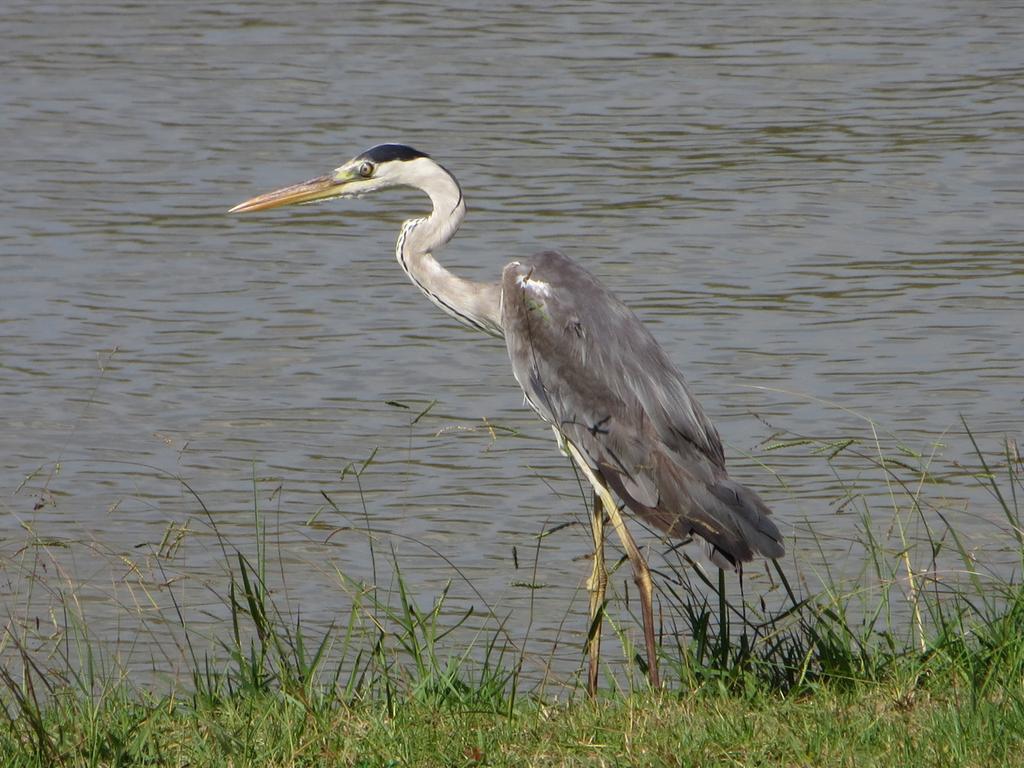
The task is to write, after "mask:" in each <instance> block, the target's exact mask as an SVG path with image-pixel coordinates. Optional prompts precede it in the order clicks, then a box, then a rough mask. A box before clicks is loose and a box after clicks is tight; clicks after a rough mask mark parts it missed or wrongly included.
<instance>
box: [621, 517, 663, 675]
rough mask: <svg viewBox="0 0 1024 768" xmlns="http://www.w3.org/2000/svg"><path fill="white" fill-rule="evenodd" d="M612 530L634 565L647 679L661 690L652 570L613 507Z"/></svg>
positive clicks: (634, 579)
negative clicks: (642, 620) (645, 653)
mask: <svg viewBox="0 0 1024 768" xmlns="http://www.w3.org/2000/svg"><path fill="white" fill-rule="evenodd" d="M608 517H609V518H610V519H611V522H612V528H614V529H615V533H617V534H618V536H619V541H621V542H622V546H623V547H624V548H625V549H626V554H627V555H628V556H629V562H630V563H631V564H632V565H633V581H635V582H636V586H637V589H638V590H639V592H640V613H641V614H642V615H643V619H644V644H645V645H646V646H647V677H648V679H649V680H650V681H651V687H652V688H660V687H661V680H660V678H659V676H658V652H657V650H656V648H655V645H654V600H653V597H654V584H653V582H652V581H651V569H650V568H649V567H648V566H647V560H646V559H645V558H644V556H643V553H642V552H640V548H639V547H638V546H637V545H636V541H635V540H634V539H633V535H632V534H631V533H630V532H629V529H628V528H627V527H626V522H625V521H624V520H623V519H622V515H620V514H619V508H618V507H611V508H610V509H609V511H608Z"/></svg>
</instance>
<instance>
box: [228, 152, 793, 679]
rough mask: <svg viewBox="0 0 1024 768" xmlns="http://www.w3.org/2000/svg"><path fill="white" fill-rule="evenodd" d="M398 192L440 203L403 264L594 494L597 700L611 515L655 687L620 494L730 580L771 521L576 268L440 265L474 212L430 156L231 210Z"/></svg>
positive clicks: (370, 157)
mask: <svg viewBox="0 0 1024 768" xmlns="http://www.w3.org/2000/svg"><path fill="white" fill-rule="evenodd" d="M391 187H412V188H415V189H419V190H421V191H423V192H425V193H426V194H427V195H428V196H429V197H430V200H431V202H432V204H433V209H432V211H431V212H430V214H429V215H428V216H423V217H420V218H414V219H409V220H407V221H406V222H405V223H403V224H402V228H401V231H400V233H399V235H398V243H397V245H396V247H395V255H396V257H397V258H398V263H399V265H400V266H401V267H402V269H403V270H404V271H405V273H406V275H408V276H409V279H410V280H412V282H413V283H414V284H415V285H416V287H418V288H419V289H420V290H421V291H422V292H423V293H424V294H426V296H427V298H429V299H430V300H431V301H432V302H434V303H435V304H436V305H437V306H439V307H440V308H441V309H442V310H444V311H445V312H447V313H448V314H449V315H451V316H452V317H454V318H455V319H456V320H458V321H459V322H461V323H463V324H465V325H467V326H469V327H471V328H474V329H476V330H478V331H482V332H483V333H487V334H490V335H491V336H497V337H504V339H505V343H506V346H507V347H508V354H509V359H510V360H511V362H512V373H513V374H514V376H515V378H516V381H518V382H519V385H520V386H521V387H522V389H523V392H524V394H525V395H526V401H527V402H528V403H529V404H530V406H532V408H533V409H534V410H535V411H536V412H537V414H538V415H539V416H540V417H541V418H542V419H543V420H544V421H545V422H547V423H548V424H549V425H550V426H551V428H552V429H553V430H554V432H555V436H556V439H557V441H558V445H559V447H560V449H561V450H562V451H563V453H566V454H568V455H569V456H571V457H572V459H573V461H574V462H575V463H576V465H577V466H578V467H579V469H580V471H581V472H582V473H583V474H584V476H586V478H587V480H588V481H589V482H590V484H591V485H592V486H593V489H594V502H593V505H592V514H591V525H592V533H593V539H594V558H593V562H592V568H591V574H590V578H589V580H588V582H587V587H588V590H589V591H590V620H591V623H590V627H591V630H592V631H591V634H590V638H589V640H588V652H589V669H588V681H587V683H588V685H587V687H588V690H589V691H590V692H591V693H593V692H594V691H595V690H596V687H597V682H598V657H599V650H600V619H601V614H602V611H603V606H604V593H605V588H606V584H607V574H606V571H605V567H604V556H603V542H604V519H605V515H606V514H607V516H608V520H609V521H610V522H611V525H612V528H613V529H614V530H615V533H616V534H617V535H618V537H619V539H620V540H621V542H622V545H623V547H624V548H625V550H626V554H627V556H628V557H629V560H630V563H631V565H632V568H633V575H634V579H635V581H636V584H637V587H638V589H639V592H640V598H641V612H642V614H643V627H644V642H645V645H646V652H647V669H648V675H649V679H650V681H651V684H652V685H653V686H655V687H657V686H658V685H659V679H658V660H657V653H656V648H655V632H654V616H653V609H652V583H651V575H650V570H649V568H648V566H647V562H646V560H645V558H644V556H643V554H642V553H641V552H640V549H639V547H637V545H636V542H635V540H634V539H633V537H632V535H631V534H630V532H629V529H628V528H627V527H626V525H625V522H624V520H623V519H622V515H621V514H620V508H619V504H618V503H617V502H616V501H615V499H614V498H613V496H612V493H613V492H614V493H615V494H616V495H617V496H618V497H619V498H620V499H621V500H622V502H623V503H624V505H625V506H626V507H628V508H629V509H630V510H632V511H633V513H634V514H636V515H637V516H638V517H640V518H641V519H642V520H644V521H647V522H649V523H651V524H653V525H654V526H655V527H657V528H658V529H660V530H661V531H663V532H664V533H665V534H667V535H668V536H671V537H676V538H684V537H690V536H698V537H700V538H702V539H703V540H704V541H705V542H706V543H707V544H708V546H709V553H710V555H711V559H712V561H713V562H714V563H715V564H716V565H718V566H719V567H722V568H730V567H731V568H735V567H738V566H739V564H740V563H742V562H745V561H749V560H751V559H753V558H754V557H755V556H757V555H761V556H764V557H768V558H778V557H781V556H782V555H783V554H784V549H783V545H782V536H781V535H780V534H779V530H778V528H777V527H776V526H775V524H774V523H773V522H772V521H771V519H770V517H769V516H770V515H771V511H770V510H769V509H768V507H767V505H766V504H765V503H764V502H763V501H762V500H761V498H760V497H759V496H758V495H757V493H755V492H754V491H752V490H750V489H749V488H746V487H744V486H743V485H740V484H739V483H737V482H736V481H734V480H732V479H730V477H729V476H728V474H727V473H726V468H725V454H724V451H723V449H722V443H721V440H720V439H719V436H718V432H717V431H716V430H715V428H714V426H713V425H712V424H711V421H710V420H709V419H708V417H707V416H706V415H705V414H704V411H703V410H702V409H701V407H700V405H699V404H698V402H697V400H696V399H695V398H694V397H693V395H692V394H691V393H690V391H689V389H688V387H687V385H686V382H685V380H684V379H683V375H682V374H681V373H680V372H679V370H678V369H677V368H676V367H675V365H673V363H672V361H671V360H670V359H669V357H668V355H667V354H666V353H665V351H664V350H663V349H662V348H661V346H660V345H659V344H658V342H657V341H655V339H654V337H653V336H652V335H651V333H650V332H649V331H648V330H647V328H646V327H645V326H644V325H643V324H642V323H641V322H640V320H639V319H638V318H637V317H636V315H634V314H633V313H632V312H631V311H630V310H629V308H627V307H626V305H625V304H623V303H622V302H621V301H619V300H618V299H617V298H616V297H615V296H614V295H613V294H612V293H611V292H610V291H609V290H608V289H607V288H605V287H604V286H603V285H602V284H601V282H600V281H599V280H598V279H597V278H596V277H594V276H593V275H592V274H591V273H590V272H588V271H587V270H586V269H584V268H583V267H582V266H580V265H579V264H577V263H576V262H575V261H573V260H572V259H570V258H568V257H567V256H564V255H563V254H561V253H559V252H557V251H545V252H542V253H538V254H535V255H533V256H529V257H525V258H520V259H517V260H515V261H512V262H510V263H509V264H507V265H506V266H505V267H504V269H503V271H502V274H501V280H500V281H499V282H494V283H478V282H475V281H471V280H466V279H464V278H461V277H458V276H457V275H455V274H453V273H452V272H450V271H449V270H447V269H446V268H445V267H443V266H442V265H441V264H440V263H439V262H438V261H437V259H436V258H435V257H434V254H435V253H436V252H437V251H438V250H439V249H440V248H442V247H443V246H444V245H445V244H446V243H448V241H449V240H451V239H452V237H453V236H454V235H455V232H456V230H457V229H458V228H459V224H460V223H461V222H462V219H463V217H464V216H465V213H466V204H465V200H464V198H463V195H462V188H461V187H460V186H459V183H458V182H457V181H456V180H455V177H454V176H452V174H451V173H449V172H448V171H447V170H446V169H445V168H443V167H442V166H441V165H440V164H438V163H437V162H435V161H434V160H432V159H431V158H430V157H429V156H427V155H425V154H424V153H422V152H419V151H417V150H415V149H413V148H411V147H408V146H405V145H403V144H380V145H378V146H375V147H372V148H371V149H368V150H366V151H365V152H363V153H362V154H359V155H357V156H356V157H355V158H353V159H352V160H349V161H348V162H346V163H344V164H343V165H341V166H340V167H338V168H336V169H334V170H333V171H331V172H330V173H328V174H326V175H324V176H318V177H317V178H314V179H310V180H309V181H305V182H302V183H300V184H295V185H293V186H289V187H284V188H282V189H278V190H276V191H274V192H268V193H266V194H263V195H259V196H257V197H254V198H252V199H250V200H246V201H245V202H244V203H240V204H238V205H236V206H235V207H234V208H232V209H231V211H230V212H231V213H243V212H248V211H262V210H266V209H268V208H275V207H277V206H282V205H289V204H295V203H313V202H319V201H323V200H330V199H334V198H344V197H355V196H362V195H365V194H368V193H371V192H377V191H380V190H383V189H389V188H391Z"/></svg>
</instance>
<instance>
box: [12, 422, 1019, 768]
mask: <svg viewBox="0 0 1024 768" xmlns="http://www.w3.org/2000/svg"><path fill="white" fill-rule="evenodd" d="M872 428H873V425H872ZM963 440H964V441H965V442H966V444H968V445H969V446H970V447H971V449H972V451H973V455H974V456H975V461H974V462H973V463H972V465H971V466H963V465H960V464H955V465H953V466H951V467H947V468H946V471H949V472H955V473H956V474H957V475H958V476H959V477H965V476H966V477H968V478H970V479H971V480H972V481H973V482H976V483H977V484H978V485H979V486H980V487H981V488H983V489H984V490H985V491H986V494H987V496H988V498H989V499H990V500H991V501H990V503H991V505H992V506H991V510H995V511H996V512H997V516H998V517H999V518H1000V521H1001V522H1000V525H1001V526H1002V527H1001V530H1002V536H1003V538H1004V540H1005V541H1006V542H1009V544H1010V546H1009V547H1003V550H1004V551H1005V550H1006V549H1011V550H1012V551H1015V552H1017V554H1018V556H1019V557H1020V558H1021V560H1020V562H1022V563H1024V535H1022V528H1021V518H1020V514H1019V512H1020V510H1019V498H1020V496H1021V491H1022V490H1024V485H1022V482H1021V475H1020V469H1021V466H1022V465H1021V461H1020V458H1019V456H1018V455H1017V454H1016V451H1015V448H1014V446H1013V444H1012V443H1009V442H1007V443H1006V444H1005V445H1004V446H1003V447H1002V450H1001V452H1000V453H998V454H994V455H993V454H987V453H986V452H985V451H983V450H982V447H981V446H979V444H978V442H977V441H976V439H975V436H974V435H973V434H972V433H971V432H970V430H969V429H966V425H965V432H964V434H963ZM886 445H887V443H886V441H885V440H884V439H881V438H879V437H878V436H877V434H873V436H872V437H871V438H870V439H867V440H863V441H858V440H854V439H848V438H844V439H843V440H812V439H809V438H805V437H794V436H786V437H784V438H780V439H777V440H774V441H773V442H772V444H771V445H770V446H768V448H769V450H794V449H796V448H799V449H800V450H805V451H807V453H808V455H811V456H814V455H823V456H825V457H826V459H827V461H828V464H829V466H830V467H833V468H835V471H836V476H837V477H840V478H841V477H844V476H845V475H844V471H845V470H844V469H843V468H844V467H845V468H848V467H853V468H855V470H854V471H855V474H856V473H861V472H864V471H870V472H876V473H881V476H882V477H883V478H884V480H885V486H886V488H887V489H888V493H887V496H886V498H885V499H884V500H883V501H881V502H879V501H878V499H868V498H864V497H862V496H860V495H858V493H857V490H856V483H854V482H851V483H849V486H848V498H847V499H845V500H844V503H845V504H846V506H847V508H848V509H849V510H850V512H851V513H854V512H856V513H857V514H858V516H859V519H860V520H861V525H860V527H859V536H858V537H857V539H856V541H855V542H852V543H851V551H856V552H858V553H862V554H861V556H860V562H862V563H863V567H862V568H861V569H860V571H859V573H858V574H857V575H855V576H852V577H851V576H850V575H849V574H847V575H846V576H840V575H839V574H838V573H835V572H833V570H832V569H831V568H830V567H829V565H828V559H827V558H826V557H821V558H820V559H819V560H820V562H822V563H823V565H822V566H821V567H820V568H819V569H817V570H815V571H814V572H813V573H810V572H808V571H807V570H806V569H805V568H804V567H802V566H801V558H800V556H799V555H800V553H799V552H798V553H797V557H794V558H792V559H790V560H788V561H787V562H786V563H785V564H778V565H776V566H775V567H774V569H773V578H774V580H775V582H776V584H777V586H778V589H777V591H776V594H777V596H779V598H778V599H776V600H775V603H774V604H771V605H769V604H767V603H765V602H763V601H762V600H761V596H760V595H748V596H747V597H746V599H745V600H744V599H737V598H736V597H735V596H730V595H729V594H727V590H726V588H725V580H724V579H723V578H719V579H718V580H714V579H708V578H707V577H706V576H704V575H703V572H702V571H700V570H698V569H694V568H693V567H692V564H691V563H690V562H688V560H687V558H686V556H685V555H679V554H675V555H673V556H674V557H675V558H676V559H675V560H671V559H668V558H666V559H665V561H664V562H663V563H661V564H660V565H659V571H660V573H659V574H658V578H657V580H658V582H659V584H660V586H661V593H660V599H661V603H662V605H663V606H664V607H666V608H667V613H668V614H670V615H671V616H672V617H674V618H673V621H674V622H675V627H674V631H672V632H668V633H666V635H665V638H664V642H663V645H662V647H661V663H662V667H663V671H664V677H665V678H666V680H667V686H666V689H665V690H662V691H651V690H649V689H647V688H646V685H645V683H644V677H643V673H644V664H643V659H641V658H638V657H637V654H636V652H635V649H634V648H633V646H632V644H631V641H630V637H631V636H632V635H631V633H630V632H627V631H625V630H624V629H623V627H622V625H621V623H620V621H621V616H622V614H621V613H620V614H618V615H616V614H615V613H614V612H612V611H610V612H609V614H608V619H609V623H610V624H611V625H612V627H613V629H616V630H617V631H618V637H619V639H620V644H621V648H622V658H623V659H624V660H625V663H624V667H622V668H619V669H606V670H605V682H606V689H605V690H604V691H603V692H602V693H601V695H599V697H598V698H597V700H595V701H591V700H588V699H587V698H586V697H585V696H583V695H582V693H581V691H580V689H579V688H578V687H577V688H576V689H575V692H572V691H570V693H568V694H565V693H564V689H562V690H563V693H562V694H561V695H560V696H553V695H552V694H551V693H550V692H549V690H548V689H546V688H545V687H543V685H538V684H536V683H527V682H526V679H525V678H524V676H523V672H522V670H523V666H524V658H523V656H522V655H521V654H520V655H517V653H516V652H515V650H510V649H514V644H510V643H508V642H507V639H508V638H507V632H506V622H509V621H514V620H516V617H506V618H504V619H503V620H498V619H496V618H494V617H493V616H491V618H490V619H489V620H488V621H487V622H484V624H483V626H484V627H485V628H484V629H480V623H479V622H478V621H475V619H476V618H478V617H476V616H474V611H473V609H471V608H468V609H467V608H463V609H461V610H455V609H454V608H452V607H451V606H450V605H449V598H448V591H447V590H442V591H441V593H440V594H439V595H437V596H436V597H435V598H434V599H432V600H431V601H429V602H428V603H427V604H418V603H417V600H416V599H415V597H414V596H413V595H412V594H411V593H410V591H409V590H408V588H407V584H406V582H405V580H404V578H403V575H402V570H401V567H400V563H399V562H398V559H397V557H396V556H395V555H394V552H393V551H391V552H386V551H379V552H376V553H375V555H374V557H375V560H374V569H375V571H376V568H377V565H378V561H379V563H380V564H381V565H383V564H384V563H385V562H387V563H388V564H389V566H390V573H391V574H392V576H391V577H390V578H391V579H392V580H393V587H392V588H391V589H390V590H379V589H376V588H375V587H376V585H373V584H365V583H362V582H359V581H355V580H351V579H349V578H347V577H346V576H344V575H343V574H339V587H340V588H341V589H343V590H344V591H345V592H346V593H347V594H348V595H349V596H350V598H351V610H350V612H349V613H348V614H347V615H346V616H344V617H341V618H340V619H339V620H338V621H337V622H336V623H335V624H334V625H333V626H331V627H329V628H328V629H327V630H326V631H318V632H313V631H310V630H309V629H308V628H307V627H306V626H305V625H304V623H303V621H302V619H301V616H300V615H298V614H293V613H291V612H289V611H287V610H285V609H283V608H282V607H281V606H279V605H278V603H277V602H276V599H277V597H278V595H279V593H278V592H276V591H275V590H274V589H272V588H271V587H270V586H269V584H268V570H269V571H270V572H271V573H273V572H274V569H276V568H277V564H276V563H275V562H274V561H273V557H272V554H271V553H270V552H268V548H267V546H266V543H267V535H266V531H265V528H264V520H263V516H262V513H261V511H260V510H259V509H258V507H256V508H254V536H253V540H254V541H255V548H254V550H253V553H252V554H251V555H250V556H247V555H245V554H243V553H242V552H241V551H239V550H238V549H236V548H235V547H234V546H232V544H231V542H228V541H227V540H226V539H225V538H224V537H222V536H220V534H219V532H218V529H217V525H216V523H215V521H214V518H213V516H211V515H210V514H209V513H208V511H207V510H206V509H205V506H204V505H203V502H202V500H201V499H200V498H199V496H198V495H195V494H193V495H194V498H195V501H196V503H197V505H198V506H199V514H200V517H201V519H204V520H205V521H206V523H207V524H208V525H209V526H210V528H211V529H212V530H213V531H214V532H215V533H216V534H217V536H218V539H217V542H218V547H219V549H220V551H221V552H222V553H223V559H224V566H225V574H226V576H225V580H226V583H225V585H224V589H223V592H222V594H223V598H222V599H223V601H224V607H225V610H226V614H227V615H228V616H230V620H229V622H228V623H227V624H226V625H225V626H224V627H223V629H222V630H221V631H220V632H219V633H218V634H217V635H216V644H215V646H214V647H213V649H212V650H210V649H209V648H208V647H207V649H205V650H200V649H201V648H203V647H204V646H203V643H202V642H200V641H202V640H207V639H208V638H203V637H200V636H199V635H198V634H197V633H195V632H194V631H193V630H191V629H190V625H189V623H188V620H187V617H186V616H185V615H184V611H183V609H181V608H180V607H179V606H178V604H177V603H176V602H175V604H174V605H175V611H176V613H177V619H178V624H179V626H180V627H181V628H182V631H183V632H184V635H183V640H182V642H183V644H184V647H185V649H186V651H185V653H186V656H187V658H189V659H190V660H191V661H190V664H191V676H190V679H189V680H188V681H185V682H180V681H179V682H176V683H174V684H173V685H171V686H169V687H168V686H165V687H164V689H161V690H156V688H155V686H151V687H149V688H145V687H140V686H139V685H137V684H136V683H135V682H133V680H132V678H131V675H130V674H129V673H128V671H127V670H126V669H125V668H123V667H121V666H119V665H118V664H117V663H116V662H115V661H113V660H110V659H108V658H106V657H104V656H103V654H102V653H101V651H100V650H99V647H100V646H99V644H97V643H94V642H93V641H92V639H91V638H90V635H89V632H88V630H87V622H85V621H84V619H83V618H82V611H81V608H80V606H78V605H77V604H76V602H75V601H74V600H73V599H70V598H65V596H64V593H63V592H62V591H61V589H60V585H59V583H58V585H57V586H54V585H53V584H51V583H49V582H47V580H46V579H44V578H42V577H41V575H40V574H39V573H37V571H38V570H40V566H38V562H39V560H37V559H34V555H33V554H32V553H33V552H36V551H38V550H41V549H46V548H52V547H60V546H63V545H62V544H61V543H60V542H58V541H55V540H49V539H47V540H42V539H33V540H32V541H30V542H29V543H27V544H26V545H25V546H24V547H22V548H21V549H20V550H19V552H20V555H19V556H20V558H21V559H20V560H19V563H20V567H21V568H22V570H23V571H24V570H25V569H27V570H28V571H29V572H30V573H31V575H32V577H33V578H31V579H27V580H26V581H25V583H27V584H29V587H30V588H31V589H50V590H51V591H52V597H53V601H52V604H53V605H56V606H57V607H58V609H59V611H60V615H56V616H54V617H52V618H53V623H54V625H55V626H60V627H63V628H64V631H63V632H61V633H59V634H57V635H56V636H55V639H54V640H52V642H47V638H46V636H45V635H46V633H45V632H43V631H41V630H38V629H37V630H33V629H32V628H28V627H25V626H23V625H19V624H17V623H16V622H14V621H8V622H7V627H6V633H5V634H4V635H3V638H2V640H0V652H2V653H3V658H4V660H5V665H4V667H3V669H2V670H0V705H2V711H3V712H4V713H5V715H6V718H5V720H4V721H3V722H0V765H12V766H51V765H74V766H78V765H82V766H107V765H182V766H184V765H188V766H203V765H210V766H215V765H216V766H222V765H232V766H242V765H260V766H265V765H288V766H291V765H348V766H387V765H391V766H399V765H401V766H413V765H415V766H419V765H439V766H440V765H444V766H451V765H454V766H470V765H524V766H526V765H530V766H533V765H652V766H655V765H658V766H660V765H700V766H707V765H744V766H746V765H801V766H802V765H857V766H864V765H885V766H893V765H900V766H918V765H920V766H956V765H964V766H973V765H985V766H990V765H1024V743H1022V742H1024V589H1022V587H1021V584H1020V583H1019V581H1018V580H1017V579H1016V577H1012V578H1006V577H1000V576H998V575H997V574H996V573H995V572H992V571H987V570H986V567H985V565H984V558H983V557H979V556H978V554H977V553H976V552H975V551H974V550H973V549H972V547H971V545H970V544H969V542H968V541H967V540H966V538H965V537H964V536H963V535H961V534H960V533H959V532H958V531H957V529H956V527H955V525H954V523H953V518H952V516H951V515H950V513H949V510H948V509H946V508H945V507H944V506H943V505H942V504H940V503H932V502H931V501H930V500H929V495H930V492H931V491H934V490H935V489H941V488H942V477H941V475H940V473H939V471H938V470H937V468H936V461H935V456H934V455H932V454H927V455H924V454H920V453H916V452H914V451H910V450H908V449H906V448H905V447H902V446H899V445H898V444H893V446H892V447H890V448H888V449H887V448H886V447H885V446H886ZM364 468H365V467H364ZM360 471H361V470H360ZM354 475H355V479H356V480H357V481H358V477H359V472H358V471H356V472H354ZM844 483H845V481H844ZM843 487H844V488H847V486H846V485H844V486H843ZM186 488H187V486H186ZM188 490H189V491H191V489H188ZM328 501H329V499H328ZM988 517H989V518H991V517H992V516H991V515H988ZM365 533H366V536H367V541H368V542H369V543H370V546H371V547H372V548H373V547H377V548H379V546H380V541H381V539H379V538H378V537H377V536H376V535H375V533H374V532H373V531H372V529H370V528H369V518H368V517H367V530H366V531H365ZM171 538H172V537H165V541H164V542H161V544H160V547H159V550H160V551H161V552H162V551H164V550H165V549H166V548H167V547H171V546H173V543H171V542H170V539H171ZM250 543H251V542H250ZM810 546H811V547H812V549H813V548H815V547H817V548H820V547H821V542H814V541H813V540H812V544H811V545H810ZM951 559H952V562H954V563H956V566H957V567H956V568H955V569H950V568H948V567H943V568H940V567H939V565H938V564H939V563H940V562H941V563H947V564H948V563H949V562H950V561H951ZM7 565H8V566H10V565H11V564H10V563H8V564H7ZM1013 573H1014V574H1019V573H1020V568H1019V567H1018V568H1016V569H1014V570H1013ZM812 577H814V578H812ZM15 581H16V580H15ZM812 584H814V585H815V586H814V587H812V586H810V585H812ZM68 592H69V594H72V593H71V591H70V590H69V591H68ZM171 594H172V595H173V591H172V592H171ZM152 631H154V632H158V631H160V630H159V629H153V630H152ZM467 638H469V639H467ZM669 638H672V640H671V642H669ZM582 644H583V642H582V639H581V641H580V645H581V647H582Z"/></svg>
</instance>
